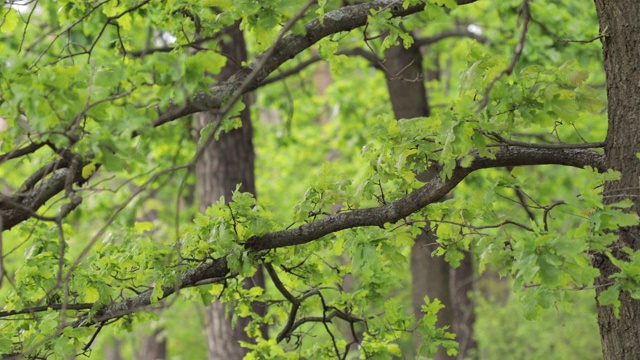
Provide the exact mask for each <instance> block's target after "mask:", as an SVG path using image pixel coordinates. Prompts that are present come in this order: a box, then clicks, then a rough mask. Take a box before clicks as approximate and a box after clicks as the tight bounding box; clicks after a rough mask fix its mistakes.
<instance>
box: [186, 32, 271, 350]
mask: <svg viewBox="0 0 640 360" xmlns="http://www.w3.org/2000/svg"><path fill="white" fill-rule="evenodd" d="M228 36H229V39H230V40H227V41H223V42H222V43H221V44H220V50H221V51H222V53H223V54H224V55H225V56H227V58H228V60H227V65H226V66H225V67H224V68H223V69H222V71H221V72H220V74H219V75H218V76H217V79H218V80H220V81H223V80H226V79H227V78H229V77H230V76H231V75H232V74H234V73H235V72H236V71H238V69H239V68H240V65H241V64H242V62H243V61H246V59H247V51H246V45H245V42H244V36H243V34H242V31H240V30H239V28H238V25H237V24H236V25H234V26H232V27H231V28H230V29H229V31H228ZM245 105H246V107H245V109H244V110H243V111H242V112H241V114H240V118H241V120H242V127H241V128H240V129H236V130H232V131H230V132H228V133H224V134H221V135H220V139H219V140H218V141H215V142H213V143H212V144H211V145H210V146H209V147H208V148H207V149H206V150H205V151H204V153H203V155H202V157H201V158H200V159H199V160H198V162H197V163H196V177H197V188H198V195H199V197H200V210H201V211H205V209H206V208H207V207H209V206H210V205H211V204H213V203H215V202H217V201H218V199H219V198H220V196H224V197H225V200H226V201H227V202H228V201H230V200H231V194H232V191H233V190H235V188H236V185H238V184H242V186H241V188H240V190H241V191H244V192H250V193H253V194H255V193H256V189H255V177H254V176H255V175H254V151H253V140H252V126H251V115H250V110H249V104H248V102H247V101H246V97H245ZM218 119H219V116H218V112H217V111H209V112H204V113H199V114H197V115H196V128H197V130H198V133H199V130H200V129H202V127H204V126H205V125H206V124H209V123H211V122H214V121H217V120H218ZM250 282H253V283H252V284H247V285H248V286H262V287H264V275H263V273H262V270H261V269H258V272H257V273H256V275H255V276H254V277H253V278H252V279H247V283H250ZM254 311H256V312H257V313H258V314H263V313H264V309H263V308H261V309H260V308H257V307H256V308H254ZM225 314H226V313H225V306H224V305H223V304H220V303H218V302H216V303H213V304H211V305H210V306H208V307H207V309H206V333H207V348H208V353H209V359H211V360H214V359H221V360H235V359H242V358H243V357H244V356H245V355H246V353H247V351H246V349H245V348H242V347H241V346H240V345H239V343H238V341H247V342H249V341H250V339H249V338H248V336H247V335H246V333H245V331H244V328H245V327H246V326H247V324H248V322H249V320H248V319H243V318H240V319H238V321H237V323H236V326H235V328H232V326H231V321H230V319H228V318H227V317H226V316H225ZM263 335H264V336H265V337H266V329H263Z"/></svg>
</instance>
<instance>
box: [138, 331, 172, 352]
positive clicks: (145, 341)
mask: <svg viewBox="0 0 640 360" xmlns="http://www.w3.org/2000/svg"><path fill="white" fill-rule="evenodd" d="M163 331H164V327H162V326H161V327H159V328H156V329H155V330H154V331H153V332H152V333H151V335H148V336H145V337H143V338H142V341H140V356H139V357H138V359H139V360H164V359H166V358H167V338H166V337H165V336H163V334H162V332H163Z"/></svg>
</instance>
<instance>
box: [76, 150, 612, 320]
mask: <svg viewBox="0 0 640 360" xmlns="http://www.w3.org/2000/svg"><path fill="white" fill-rule="evenodd" d="M554 164H555V165H564V166H572V167H577V168H584V167H585V166H591V167H593V168H595V169H597V170H598V171H601V172H604V171H606V167H605V159H604V155H603V154H601V153H598V152H596V151H593V150H587V149H549V148H531V147H520V146H505V147H503V148H500V149H499V150H498V151H497V152H496V153H495V158H494V159H488V158H481V157H477V158H476V159H475V160H474V161H473V163H472V164H471V166H470V167H468V168H463V167H461V166H458V167H456V168H455V169H454V171H453V173H452V176H451V178H449V179H447V180H445V181H443V180H441V179H440V178H439V177H435V178H434V179H432V180H431V181H429V182H428V183H426V184H425V185H423V186H422V187H421V188H419V189H417V190H415V191H413V192H412V193H410V194H408V195H406V196H404V197H403V198H400V199H398V200H396V201H394V202H391V203H389V204H386V205H382V206H378V207H374V208H368V209H358V210H353V211H349V212H344V213H338V214H334V215H331V216H329V217H326V218H324V219H321V220H318V221H314V222H312V223H307V224H304V225H301V226H299V227H297V228H295V229H290V230H281V231H275V232H271V233H266V234H264V235H260V236H254V237H252V238H250V239H249V240H248V241H247V242H246V243H245V245H244V246H245V249H247V250H249V251H251V252H254V253H256V252H260V251H264V250H272V249H277V248H281V247H286V246H294V245H300V244H305V243H309V242H312V241H314V240H317V239H320V238H321V237H323V236H325V235H328V234H331V233H334V232H337V231H340V230H345V229H350V228H355V227H363V226H379V227H383V226H385V224H387V223H395V222H397V221H399V220H401V219H403V218H405V217H407V216H409V215H411V214H413V213H414V212H416V211H419V210H420V209H422V208H424V207H425V206H427V205H429V204H431V203H434V202H436V201H438V200H440V199H442V198H443V197H444V196H445V195H446V194H447V193H448V192H449V191H450V190H451V189H453V188H454V187H455V186H456V185H457V184H459V183H460V182H461V181H462V180H463V179H464V178H465V177H466V176H467V175H469V174H471V173H472V172H474V171H476V170H481V169H488V168H496V167H503V166H523V165H554ZM229 272H230V269H229V267H228V266H227V260H226V258H220V259H216V260H214V261H213V262H211V263H206V264H201V265H199V266H197V267H195V268H194V269H190V270H188V271H186V272H185V273H184V274H183V275H182V276H180V281H179V282H178V284H175V285H168V286H163V288H162V289H163V299H164V298H166V297H168V296H170V295H172V294H174V293H175V292H177V291H178V290H180V289H183V288H188V287H192V286H196V285H197V284H198V283H199V282H201V281H203V280H207V279H212V278H224V277H225V275H227V274H228V273H229ZM152 292H153V290H147V291H145V292H143V293H141V294H139V295H137V296H134V297H132V298H129V299H126V300H124V301H122V302H118V303H113V304H110V305H107V306H105V307H104V308H103V309H102V310H100V311H98V313H97V314H96V315H95V316H94V317H93V318H91V320H87V319H82V320H78V321H76V322H75V323H73V324H72V326H84V325H91V324H95V323H100V322H103V321H107V320H110V319H114V318H119V317H122V316H124V315H127V314H130V313H133V312H135V311H136V310H138V309H141V308H144V307H145V306H148V305H150V304H151V294H152Z"/></svg>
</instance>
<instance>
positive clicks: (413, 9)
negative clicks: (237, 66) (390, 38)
mask: <svg viewBox="0 0 640 360" xmlns="http://www.w3.org/2000/svg"><path fill="white" fill-rule="evenodd" d="M403 2H404V1H402V0H377V1H372V2H370V3H365V4H358V5H352V6H344V7H341V8H340V9H337V10H333V11H330V12H328V13H326V14H325V16H324V20H323V22H322V23H320V21H319V20H318V19H315V20H312V21H311V22H309V23H307V24H306V25H305V34H303V35H302V34H291V35H288V36H286V37H285V38H284V39H283V41H282V42H281V46H279V47H278V48H276V49H275V51H273V54H272V55H271V56H270V57H269V58H268V59H267V60H266V61H265V62H264V64H263V66H262V68H261V69H259V70H258V72H257V74H255V77H254V79H253V80H252V81H250V82H249V83H248V84H247V85H246V88H245V91H247V92H248V91H251V90H253V89H255V88H256V87H258V86H259V85H260V84H261V82H262V81H263V80H264V79H265V78H266V77H267V76H268V75H269V74H271V73H272V72H274V71H275V70H276V69H277V68H279V67H280V66H281V65H282V64H283V63H285V62H286V61H288V60H290V59H293V58H294V57H295V56H296V55H298V54H299V53H300V52H302V51H303V50H305V49H307V48H309V47H310V46H312V45H313V44H315V43H316V42H318V41H320V40H321V39H323V38H325V37H327V36H329V35H332V34H336V33H339V32H342V31H351V30H353V29H355V28H357V27H360V26H363V25H365V24H366V23H367V18H368V16H369V15H370V14H371V10H372V9H375V10H380V9H389V11H390V12H391V15H392V17H402V16H407V15H411V14H415V13H417V12H420V11H422V9H424V3H421V4H419V5H412V6H409V7H408V8H406V9H405V8H404V7H403V6H402V4H403ZM261 60H262V59H261V58H258V59H256V61H254V63H253V65H251V66H249V67H247V68H244V69H242V70H240V71H238V73H237V74H235V75H234V76H232V77H231V78H229V80H227V81H225V82H223V83H220V84H218V85H215V86H213V87H212V88H211V92H210V94H209V95H207V94H205V93H204V92H202V93H199V94H198V95H196V96H195V97H194V98H193V99H192V101H190V102H188V103H187V104H184V105H181V106H174V107H171V108H169V109H168V110H167V111H165V112H164V113H162V114H161V115H160V116H159V117H158V118H157V119H156V120H155V121H154V123H153V124H154V126H160V125H162V124H165V123H167V122H170V121H173V120H176V119H178V118H181V117H183V116H186V115H190V114H194V113H196V112H201V111H206V110H212V109H217V108H219V107H220V106H221V105H222V103H223V102H224V101H225V100H226V99H228V98H229V97H230V96H231V95H232V94H233V92H234V91H235V90H236V89H238V88H239V87H240V86H242V85H243V84H244V83H245V80H246V79H247V78H248V76H249V75H250V74H251V73H252V71H253V66H255V64H257V63H260V62H261Z"/></svg>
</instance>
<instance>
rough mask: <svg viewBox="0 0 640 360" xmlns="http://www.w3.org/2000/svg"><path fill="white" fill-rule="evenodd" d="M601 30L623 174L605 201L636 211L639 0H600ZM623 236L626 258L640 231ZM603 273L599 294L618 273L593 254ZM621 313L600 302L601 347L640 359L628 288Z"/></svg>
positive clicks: (613, 161) (611, 140)
mask: <svg viewBox="0 0 640 360" xmlns="http://www.w3.org/2000/svg"><path fill="white" fill-rule="evenodd" d="M595 4H596V9H597V12H598V20H599V23H600V33H601V34H602V35H604V38H603V39H602V42H603V45H604V68H605V72H606V75H607V97H608V101H609V104H608V113H609V131H608V134H607V140H606V147H605V155H606V165H607V166H608V167H611V168H613V169H615V170H618V171H620V172H621V174H622V177H621V179H620V180H619V181H612V182H608V183H606V184H605V186H604V195H605V196H604V199H605V202H606V203H613V202H617V201H620V200H622V199H623V198H630V199H631V200H632V201H633V202H634V206H633V207H632V208H631V211H634V212H636V213H638V212H639V210H640V188H639V183H638V177H639V176H640V161H639V160H638V158H637V157H636V154H637V153H640V141H639V139H640V2H639V1H637V0H596V1H595ZM618 234H619V240H618V241H617V242H616V243H615V244H614V245H613V246H612V247H611V251H612V252H613V254H614V256H616V257H617V258H620V259H625V258H627V255H626V254H625V253H624V252H623V251H622V248H623V247H628V248H631V249H633V250H635V251H638V250H640V229H639V228H638V227H630V228H626V229H622V230H621V231H619V232H618ZM594 265H596V266H597V267H598V268H599V269H600V272H601V275H600V277H599V278H598V279H597V280H596V285H597V290H596V293H597V294H600V293H601V292H602V291H604V290H605V289H606V288H607V287H608V284H610V283H611V281H612V279H611V278H610V276H611V275H612V274H615V273H616V272H618V271H619V269H617V268H616V266H614V265H613V264H612V263H611V261H610V260H609V259H608V258H607V257H606V256H604V255H597V256H595V258H594ZM620 301H621V307H620V317H619V318H616V317H615V316H614V312H613V309H612V307H611V306H598V323H599V327H600V337H601V341H602V351H603V354H604V358H605V359H606V360H612V359H616V360H626V359H629V360H631V359H640V341H639V339H640V301H639V300H637V299H632V298H631V297H630V295H629V293H627V292H623V293H622V294H621V296H620Z"/></svg>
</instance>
